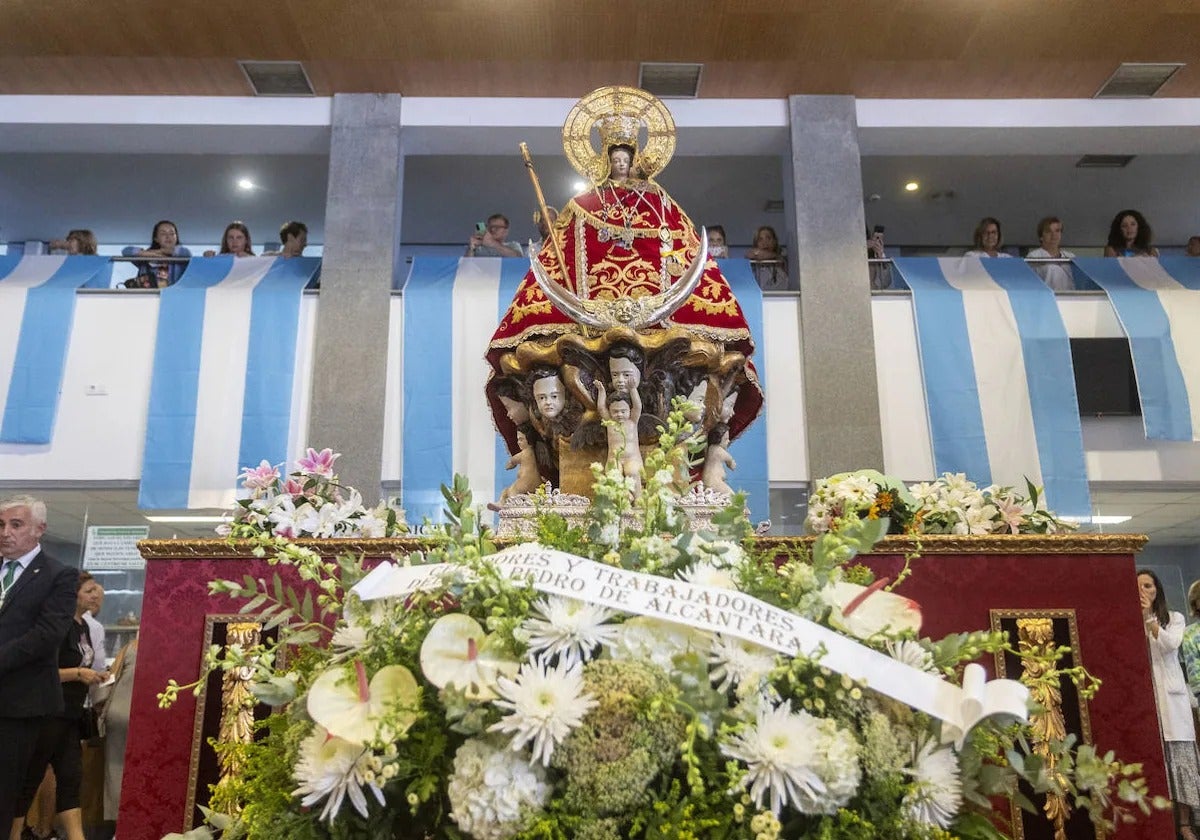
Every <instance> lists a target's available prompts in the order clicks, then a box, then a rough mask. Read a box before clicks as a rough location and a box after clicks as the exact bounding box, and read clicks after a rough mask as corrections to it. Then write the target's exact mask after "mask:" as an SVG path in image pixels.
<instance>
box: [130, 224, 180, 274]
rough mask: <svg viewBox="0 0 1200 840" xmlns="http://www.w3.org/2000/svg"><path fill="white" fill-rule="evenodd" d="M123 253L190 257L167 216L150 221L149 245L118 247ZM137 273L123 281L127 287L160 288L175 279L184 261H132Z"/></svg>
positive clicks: (133, 255) (177, 229) (134, 255)
mask: <svg viewBox="0 0 1200 840" xmlns="http://www.w3.org/2000/svg"><path fill="white" fill-rule="evenodd" d="M121 254H122V255H123V256H126V257H190V256H191V255H192V252H191V251H189V250H188V249H187V248H185V247H183V246H182V245H180V244H179V228H178V227H177V226H176V224H175V223H174V222H172V221H171V220H170V219H162V220H161V221H158V222H155V223H154V230H153V231H151V233H150V246H149V247H148V248H138V247H137V246H136V245H130V246H129V247H128V248H125V249H123V250H122V251H121ZM134 265H135V266H137V270H138V273H137V277H134V278H133V279H131V280H126V281H125V287H126V288H128V289H161V288H164V287H166V286H173V285H175V284H176V283H178V282H179V278H180V277H181V276H182V275H183V272H184V270H185V269H186V268H187V265H188V264H187V263H185V262H163V261H159V260H148V261H146V262H141V261H138V262H135V263H134Z"/></svg>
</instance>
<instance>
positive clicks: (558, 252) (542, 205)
mask: <svg viewBox="0 0 1200 840" xmlns="http://www.w3.org/2000/svg"><path fill="white" fill-rule="evenodd" d="M521 157H522V158H524V160H525V168H526V169H528V170H529V180H530V181H533V191H534V192H535V193H536V194H537V200H538V212H539V213H541V214H542V218H543V219H545V220H546V221H547V223H548V222H549V220H550V213H549V211H548V210H547V209H546V196H544V195H542V185H541V183H539V182H538V176H537V173H536V172H534V171H533V157H532V156H530V154H529V146H527V145H525V143H521ZM547 227H549V228H550V244H551V245H552V246H553V247H554V258H555V259H557V260H558V269H559V271H560V272H562V276H563V280H565V281H566V282H567V283H570V284H571V287H572V288H571V291H573V292H578V291H579V289H578V288H577V287H576V286H575V282H574V280H572V278H570V277H568V276H567V263H566V261H565V260H564V259H563V255H562V248H561V247H560V246H559V244H558V239H556V238H555V236H554V228H553V227H550V226H549V224H547ZM534 259H537V258H536V257H534Z"/></svg>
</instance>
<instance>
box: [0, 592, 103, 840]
mask: <svg viewBox="0 0 1200 840" xmlns="http://www.w3.org/2000/svg"><path fill="white" fill-rule="evenodd" d="M98 585H99V584H97V583H96V581H95V580H94V579H93V578H92V576H91V574H89V573H88V572H80V573H79V584H78V590H77V592H76V596H75V620H74V621H73V622H71V626H70V628H69V629H68V630H67V636H66V638H65V639H63V643H62V646H61V647H59V649H58V677H59V679H60V680H61V681H62V688H63V710H62V712H60V713H59V714H57V715H52V716H50V717H48V718H45V720H44V722H43V723H42V730H41V732H40V733H39V735H38V742H37V746H36V748H35V750H34V756H33V761H32V762H31V763H30V765H29V772H28V774H27V775H26V777H25V787H24V788H23V789H22V791H21V793H20V796H19V797H18V799H17V811H16V813H17V814H19V815H20V816H19V817H18V818H17V820H16V821H15V822H14V831H19V830H20V829H21V823H22V822H23V821H24V816H25V812H26V811H28V810H29V805H30V803H31V802H32V801H33V797H34V795H35V794H36V793H37V789H38V786H39V785H40V784H41V782H42V778H43V777H44V776H45V774H46V767H47V766H50V767H53V768H54V777H55V780H56V787H55V794H54V798H55V804H54V812H55V814H56V815H57V816H58V821H59V824H60V826H61V829H62V832H63V834H62V835H61V836H62V838H63V840H84V834H83V812H82V811H81V809H80V807H79V788H80V785H81V784H82V781H83V751H82V748H81V746H80V743H79V742H80V738H81V737H82V735H81V733H82V729H81V726H82V721H83V715H84V708H83V704H84V701H85V700H87V696H88V689H89V688H90V687H91V686H93V685H98V684H99V683H102V682H104V680H105V679H107V677H108V674H107V673H106V672H105V671H103V670H97V669H96V667H95V666H97V665H98V666H100V667H101V669H102V668H103V662H102V661H101V659H100V658H101V657H103V655H104V654H103V652H102V651H101V652H97V651H95V650H93V649H92V640H91V634H90V633H89V632H88V628H87V624H86V623H85V622H84V619H83V614H84V613H85V612H87V610H88V608H89V607H90V606H91V604H92V596H93V591H94V589H95V587H96V586H98Z"/></svg>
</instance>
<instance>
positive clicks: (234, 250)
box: [204, 222, 254, 257]
mask: <svg viewBox="0 0 1200 840" xmlns="http://www.w3.org/2000/svg"><path fill="white" fill-rule="evenodd" d="M253 247H254V246H253V245H252V244H251V242H250V228H248V227H246V223H245V222H230V223H229V224H228V225H226V226H225V232H224V233H223V234H221V253H222V254H233V255H234V256H235V257H253V256H254V251H253ZM204 256H206V257H215V256H216V252H215V251H205V252H204Z"/></svg>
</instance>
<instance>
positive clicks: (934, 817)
mask: <svg viewBox="0 0 1200 840" xmlns="http://www.w3.org/2000/svg"><path fill="white" fill-rule="evenodd" d="M907 772H908V773H909V775H911V776H912V777H913V786H912V788H911V789H910V790H909V792H908V793H906V794H905V795H904V803H903V807H904V809H905V810H906V811H907V812H908V815H909V817H911V818H912V819H914V820H917V821H918V822H923V823H926V824H928V825H936V826H938V827H940V828H946V827H948V826H949V825H950V823H951V822H952V821H953V820H954V817H955V816H956V815H957V814H958V809H959V808H961V807H962V779H961V778H960V777H959V772H958V757H957V756H956V755H955V754H954V750H953V749H951V748H950V746H949V745H946V746H944V747H938V745H937V744H936V743H935V742H934V741H933V740H932V739H931V740H929V741H926V742H925V745H924V746H922V747H921V748H920V749H919V750H918V751H917V754H916V757H915V759H914V760H913V766H912V768H911V769H910V770H908V771H907Z"/></svg>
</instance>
